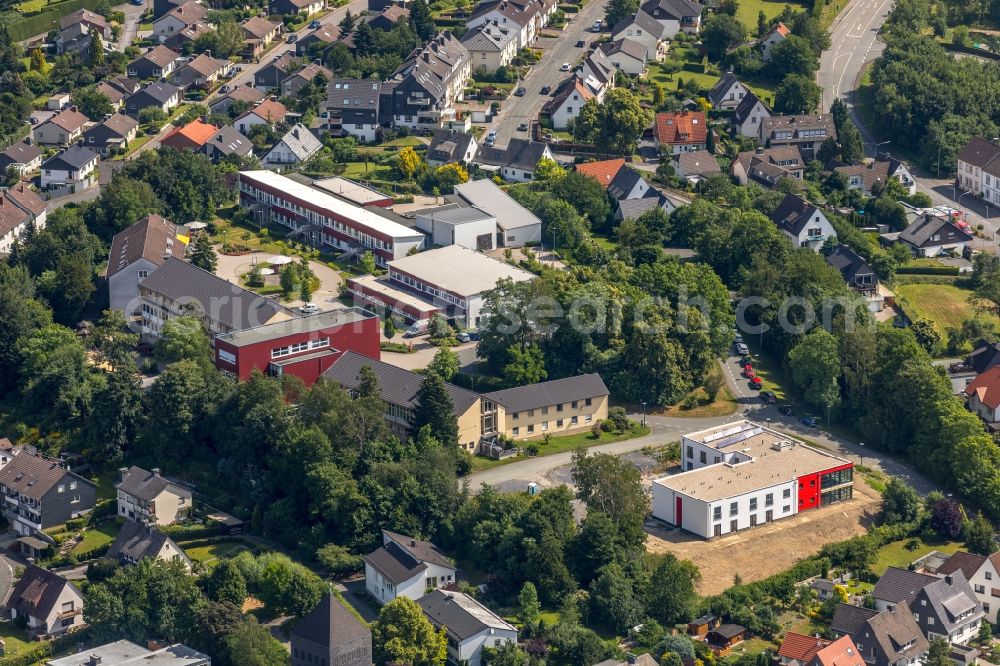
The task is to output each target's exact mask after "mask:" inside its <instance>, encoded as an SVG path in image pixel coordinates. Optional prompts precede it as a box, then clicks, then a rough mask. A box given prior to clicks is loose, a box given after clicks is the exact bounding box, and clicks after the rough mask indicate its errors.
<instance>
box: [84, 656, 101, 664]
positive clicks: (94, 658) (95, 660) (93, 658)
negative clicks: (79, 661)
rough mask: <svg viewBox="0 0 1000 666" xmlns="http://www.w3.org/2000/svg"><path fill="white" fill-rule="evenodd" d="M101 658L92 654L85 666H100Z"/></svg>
mask: <svg viewBox="0 0 1000 666" xmlns="http://www.w3.org/2000/svg"><path fill="white" fill-rule="evenodd" d="M100 663H101V657H100V655H96V654H92V655H90V659H88V660H87V666H100Z"/></svg>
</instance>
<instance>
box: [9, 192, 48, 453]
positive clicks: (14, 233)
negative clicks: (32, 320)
mask: <svg viewBox="0 0 1000 666" xmlns="http://www.w3.org/2000/svg"><path fill="white" fill-rule="evenodd" d="M7 205H11V204H10V203H8V204H7ZM45 216H46V213H45V211H42V214H41V215H39V216H38V217H36V218H35V229H37V230H38V231H41V230H42V229H44V228H45ZM30 217H31V216H30V215H28V219H27V220H25V222H24V224H19V225H17V226H16V227H14V228H13V229H11V230H10V231H8V232H7V233H6V234H4V235H3V236H0V254H8V253H10V251H11V249H12V248H13V247H14V243H16V242H17V239H18V238H20V236H21V233H22V232H23V231H24V227H25V226H27V224H28V222H29V221H30ZM0 467H3V465H2V464H0Z"/></svg>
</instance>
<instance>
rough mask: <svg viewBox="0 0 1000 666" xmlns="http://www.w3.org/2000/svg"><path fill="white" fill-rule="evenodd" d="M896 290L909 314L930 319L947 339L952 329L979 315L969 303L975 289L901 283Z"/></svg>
mask: <svg viewBox="0 0 1000 666" xmlns="http://www.w3.org/2000/svg"><path fill="white" fill-rule="evenodd" d="M895 291H896V296H897V297H898V298H899V299H900V300H901V301H902V303H903V307H904V309H905V311H906V314H907V315H909V317H910V318H911V319H929V320H930V321H931V322H932V323H933V324H934V327H935V328H936V329H937V331H938V333H940V334H941V337H942V338H943V339H947V335H948V331H949V329H952V328H956V329H957V328H961V327H962V323H963V322H965V321H966V320H968V319H972V318H974V317H975V316H976V314H977V313H976V310H975V308H973V307H972V305H971V304H970V303H969V296H970V295H972V292H971V291H970V290H968V289H962V288H960V287H956V286H954V285H950V284H924V283H914V284H901V285H898V286H897V287H896V290H895ZM996 321H997V322H998V323H1000V320H996Z"/></svg>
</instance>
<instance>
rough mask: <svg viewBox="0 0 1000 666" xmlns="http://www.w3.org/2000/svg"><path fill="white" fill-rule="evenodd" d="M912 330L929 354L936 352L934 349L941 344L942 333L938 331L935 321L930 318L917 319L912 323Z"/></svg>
mask: <svg viewBox="0 0 1000 666" xmlns="http://www.w3.org/2000/svg"><path fill="white" fill-rule="evenodd" d="M910 330H911V331H913V336H914V337H915V338H916V339H917V342H918V343H919V344H920V346H921V347H923V348H924V349H925V350H926V351H927V353H928V354H932V353H934V350H935V349H937V347H938V345H940V344H941V334H940V333H938V332H937V329H936V328H934V324H933V322H931V320H929V319H917V320H916V321H914V322H913V323H912V324H910Z"/></svg>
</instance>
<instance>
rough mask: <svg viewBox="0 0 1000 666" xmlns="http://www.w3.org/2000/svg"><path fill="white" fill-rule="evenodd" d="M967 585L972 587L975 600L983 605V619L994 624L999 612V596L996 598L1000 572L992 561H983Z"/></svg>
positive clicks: (998, 589)
mask: <svg viewBox="0 0 1000 666" xmlns="http://www.w3.org/2000/svg"><path fill="white" fill-rule="evenodd" d="M969 585H971V586H972V592H973V594H975V595H976V599H977V600H979V603H981V604H982V605H983V611H984V612H985V613H986V618H985V619H986V620H987V621H988V622H989V623H990V624H996V623H997V611H1000V596H997V595H1000V570H998V569H997V567H996V565H995V564H993V560H992V559H990V558H989V557H987V558H986V559H985V560H983V563H982V564H981V565H979V570H978V571H976V573H975V574H973V575H972V578H971V579H970V580H969ZM994 593H995V594H994Z"/></svg>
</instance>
